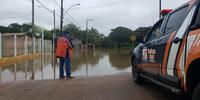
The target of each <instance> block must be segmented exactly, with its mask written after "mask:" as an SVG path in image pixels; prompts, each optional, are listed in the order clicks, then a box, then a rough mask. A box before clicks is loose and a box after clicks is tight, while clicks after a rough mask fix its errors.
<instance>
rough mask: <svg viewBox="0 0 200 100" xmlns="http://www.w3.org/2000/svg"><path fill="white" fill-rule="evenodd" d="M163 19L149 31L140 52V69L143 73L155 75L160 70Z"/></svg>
mask: <svg viewBox="0 0 200 100" xmlns="http://www.w3.org/2000/svg"><path fill="white" fill-rule="evenodd" d="M162 22H163V19H161V20H159V21H158V22H157V23H156V24H155V25H154V26H153V27H152V29H151V30H150V31H149V33H148V35H147V37H146V40H145V45H144V47H143V50H142V61H143V62H142V69H143V71H145V72H148V73H151V74H154V75H156V74H157V73H158V72H159V71H158V70H159V68H161V63H162V62H161V59H162V54H161V53H162V52H160V51H162V48H161V47H160V37H161V35H162V34H161V32H160V28H161V24H162Z"/></svg>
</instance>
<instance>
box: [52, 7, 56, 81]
mask: <svg viewBox="0 0 200 100" xmlns="http://www.w3.org/2000/svg"><path fill="white" fill-rule="evenodd" d="M55 14H56V11H55V10H53V24H54V26H53V30H54V32H53V48H52V49H53V50H52V51H53V53H52V55H53V68H54V78H55V77H56V75H55V70H56V69H55V68H56V67H55V34H56V17H55Z"/></svg>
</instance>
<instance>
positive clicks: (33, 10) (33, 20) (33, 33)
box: [32, 0, 35, 53]
mask: <svg viewBox="0 0 200 100" xmlns="http://www.w3.org/2000/svg"><path fill="white" fill-rule="evenodd" d="M34 7H35V0H32V39H33V41H32V42H33V43H32V50H33V49H34V48H35V47H34V37H35V30H34V26H35V24H34V23H35V8H34ZM33 53H34V52H33Z"/></svg>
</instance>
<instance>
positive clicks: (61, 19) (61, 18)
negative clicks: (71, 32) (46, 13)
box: [60, 0, 64, 34]
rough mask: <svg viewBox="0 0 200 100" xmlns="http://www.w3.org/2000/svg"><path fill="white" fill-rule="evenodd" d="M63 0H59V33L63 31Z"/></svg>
mask: <svg viewBox="0 0 200 100" xmlns="http://www.w3.org/2000/svg"><path fill="white" fill-rule="evenodd" d="M63 11H64V10H63V0H61V16H60V34H62V32H63Z"/></svg>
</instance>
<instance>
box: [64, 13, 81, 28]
mask: <svg viewBox="0 0 200 100" xmlns="http://www.w3.org/2000/svg"><path fill="white" fill-rule="evenodd" d="M67 16H68V17H69V18H70V19H71V20H72V21H73V22H75V23H76V24H78V25H79V26H80V23H78V21H76V20H75V19H74V18H73V17H72V16H71V15H69V14H67Z"/></svg>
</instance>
